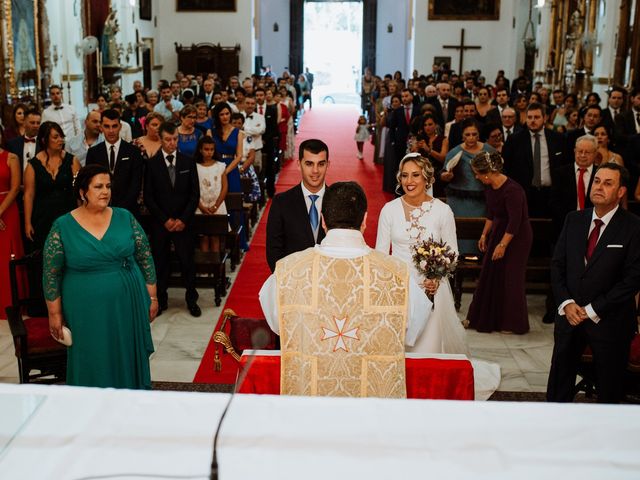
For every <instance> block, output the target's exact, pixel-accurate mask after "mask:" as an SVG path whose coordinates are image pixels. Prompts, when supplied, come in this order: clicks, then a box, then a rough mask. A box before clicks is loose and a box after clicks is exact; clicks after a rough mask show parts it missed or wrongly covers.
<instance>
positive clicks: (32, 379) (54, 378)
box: [6, 252, 67, 383]
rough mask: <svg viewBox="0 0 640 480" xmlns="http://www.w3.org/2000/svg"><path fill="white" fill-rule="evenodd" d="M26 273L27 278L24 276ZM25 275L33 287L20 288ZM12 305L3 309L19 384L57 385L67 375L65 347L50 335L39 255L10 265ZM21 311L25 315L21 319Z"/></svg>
mask: <svg viewBox="0 0 640 480" xmlns="http://www.w3.org/2000/svg"><path fill="white" fill-rule="evenodd" d="M25 274H26V275H25ZM22 275H25V276H26V277H28V278H29V279H31V282H29V283H30V284H31V285H35V288H29V287H26V290H27V292H23V291H22V290H23V289H21V288H19V284H20V283H21V282H19V281H18V279H19V278H21V277H22ZM9 278H10V283H11V285H10V287H11V306H9V307H7V308H6V312H7V319H8V322H9V328H10V330H11V335H12V336H13V345H14V348H15V355H16V358H17V360H18V373H19V377H20V383H59V382H64V381H65V380H66V376H67V347H65V346H64V345H62V344H60V343H58V342H56V341H55V340H54V339H53V338H52V337H51V334H50V333H49V316H48V313H47V307H46V303H45V301H44V297H43V294H42V288H40V285H41V279H42V257H41V255H40V253H39V252H36V253H35V254H32V255H28V256H25V257H22V258H19V259H12V260H11V261H10V262H9ZM23 312H24V313H26V315H24V316H23Z"/></svg>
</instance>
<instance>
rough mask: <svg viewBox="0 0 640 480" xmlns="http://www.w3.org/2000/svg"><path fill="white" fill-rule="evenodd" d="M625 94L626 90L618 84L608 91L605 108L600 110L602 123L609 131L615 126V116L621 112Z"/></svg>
mask: <svg viewBox="0 0 640 480" xmlns="http://www.w3.org/2000/svg"><path fill="white" fill-rule="evenodd" d="M626 95H627V91H626V90H625V89H624V88H622V87H619V86H613V87H612V88H611V91H609V99H608V101H607V108H605V109H603V110H602V123H604V124H605V126H606V127H607V128H608V129H609V131H614V129H615V127H616V117H617V116H618V115H620V114H621V113H622V106H623V105H624V97H625V96H626ZM612 140H613V139H612Z"/></svg>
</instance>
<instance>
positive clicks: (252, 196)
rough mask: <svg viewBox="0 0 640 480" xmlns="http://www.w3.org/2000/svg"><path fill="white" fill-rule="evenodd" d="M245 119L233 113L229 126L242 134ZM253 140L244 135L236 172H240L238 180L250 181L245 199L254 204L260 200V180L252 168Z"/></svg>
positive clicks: (254, 155) (254, 156) (253, 160)
mask: <svg viewBox="0 0 640 480" xmlns="http://www.w3.org/2000/svg"><path fill="white" fill-rule="evenodd" d="M244 123H245V118H244V115H242V113H234V114H232V115H231V125H233V127H234V128H237V129H238V130H240V131H243V132H244ZM252 140H253V138H252V137H251V136H250V135H246V132H245V135H244V141H243V144H242V160H240V165H239V166H238V170H239V172H240V178H248V179H249V180H251V192H250V193H249V194H245V197H246V198H247V200H248V201H250V202H256V201H258V200H259V199H260V180H258V175H256V171H255V169H254V168H253V164H254V162H255V159H256V150H255V148H253V141H252Z"/></svg>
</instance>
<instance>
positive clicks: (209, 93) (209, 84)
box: [198, 78, 214, 109]
mask: <svg viewBox="0 0 640 480" xmlns="http://www.w3.org/2000/svg"><path fill="white" fill-rule="evenodd" d="M213 87H214V84H213V80H211V79H210V78H207V79H206V80H205V81H204V82H203V83H202V89H201V91H200V93H199V95H198V98H199V99H200V100H204V102H205V103H206V104H207V109H210V108H213Z"/></svg>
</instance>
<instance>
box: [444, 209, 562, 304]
mask: <svg viewBox="0 0 640 480" xmlns="http://www.w3.org/2000/svg"><path fill="white" fill-rule="evenodd" d="M529 221H530V222H531V229H532V231H533V242H532V244H531V252H530V254H529V259H528V261H527V271H526V275H527V276H526V279H527V292H528V293H547V291H548V290H549V285H550V283H551V256H552V255H553V252H552V251H551V242H552V241H553V238H554V232H553V225H552V221H551V220H550V219H546V218H531V219H529ZM484 222H485V219H484V218H465V217H456V234H457V238H458V240H474V241H476V242H477V241H478V240H479V239H480V235H482V229H483V228H484ZM481 269H482V254H480V255H478V254H475V253H467V252H460V258H459V261H458V269H457V270H456V273H455V275H454V278H453V297H454V300H455V306H456V310H460V305H461V301H462V292H463V291H465V292H473V291H474V290H475V281H476V279H477V277H478V275H479V274H480V270H481ZM471 278H472V279H473V283H471V282H465V280H469V279H471Z"/></svg>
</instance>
